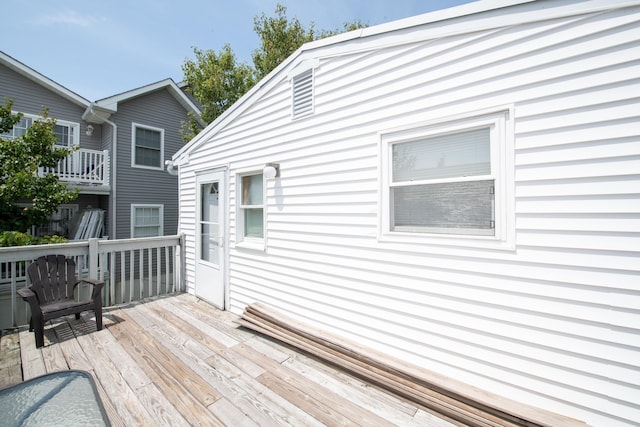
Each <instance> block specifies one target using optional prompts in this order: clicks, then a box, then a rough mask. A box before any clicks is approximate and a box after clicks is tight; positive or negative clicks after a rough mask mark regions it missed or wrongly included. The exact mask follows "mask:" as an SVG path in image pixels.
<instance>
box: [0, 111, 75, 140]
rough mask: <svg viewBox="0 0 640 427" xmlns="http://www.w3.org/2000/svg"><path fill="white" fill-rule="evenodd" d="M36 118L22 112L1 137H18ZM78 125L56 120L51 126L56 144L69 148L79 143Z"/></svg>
mask: <svg viewBox="0 0 640 427" xmlns="http://www.w3.org/2000/svg"><path fill="white" fill-rule="evenodd" d="M36 120H38V117H37V116H32V115H27V114H24V115H23V116H22V118H21V119H20V121H19V122H18V123H16V124H15V125H13V128H12V129H11V130H9V131H8V132H5V133H3V134H1V135H0V137H1V138H3V139H13V138H18V137H20V136H22V135H24V134H25V133H27V129H29V127H30V126H31V125H32V124H33V122H34V121H36ZM79 128H80V125H79V124H78V123H72V122H66V121H64V120H56V125H55V127H54V128H53V134H54V135H55V137H56V146H57V147H64V148H70V147H73V146H74V145H78V143H79V134H78V129H79Z"/></svg>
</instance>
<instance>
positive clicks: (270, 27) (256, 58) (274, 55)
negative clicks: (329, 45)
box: [252, 4, 315, 79]
mask: <svg viewBox="0 0 640 427" xmlns="http://www.w3.org/2000/svg"><path fill="white" fill-rule="evenodd" d="M275 13H276V16H275V17H267V15H265V14H264V13H263V14H262V15H260V16H257V17H255V18H254V19H253V30H254V31H255V32H256V34H258V36H259V37H260V47H259V48H258V49H256V50H255V51H254V52H253V55H252V59H253V66H254V67H255V70H256V76H257V78H258V79H261V78H263V77H264V76H266V75H267V74H269V73H270V72H271V71H272V70H273V69H274V68H276V67H277V66H278V65H280V64H281V63H282V61H284V60H285V59H287V58H288V57H289V55H291V54H292V53H293V52H295V51H296V49H298V48H299V47H300V46H302V45H303V44H305V43H307V42H310V41H313V40H314V39H315V37H314V35H315V31H314V24H313V23H311V26H310V28H309V29H308V30H305V29H304V27H303V26H302V24H301V23H300V21H299V20H298V19H297V18H292V19H288V18H287V8H286V7H284V6H282V5H281V4H277V5H276V11H275Z"/></svg>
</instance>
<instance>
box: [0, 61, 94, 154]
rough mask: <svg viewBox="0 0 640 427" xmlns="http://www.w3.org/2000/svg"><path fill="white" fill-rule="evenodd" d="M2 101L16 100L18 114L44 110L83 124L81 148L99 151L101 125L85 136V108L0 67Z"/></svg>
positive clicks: (59, 117) (62, 118) (60, 118)
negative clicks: (90, 134)
mask: <svg viewBox="0 0 640 427" xmlns="http://www.w3.org/2000/svg"><path fill="white" fill-rule="evenodd" d="M0 98H1V99H0V102H2V103H4V100H5V98H10V99H12V100H13V101H14V103H13V110H14V111H15V112H21V113H28V114H32V115H39V114H40V113H42V111H43V109H44V108H47V109H48V110H49V117H52V118H55V119H58V120H64V121H68V122H73V123H78V124H79V125H80V146H81V147H82V148H89V149H95V150H98V149H100V130H99V126H94V127H95V128H98V129H96V131H94V133H93V136H91V137H89V136H87V135H86V134H85V130H86V123H85V122H84V121H83V120H82V113H83V112H84V110H85V107H81V106H79V105H77V104H75V103H73V102H71V101H69V100H67V99H64V98H62V97H61V96H59V95H57V94H56V93H54V92H52V91H50V90H48V89H46V88H45V87H43V86H42V85H40V84H38V83H36V82H34V81H32V80H30V79H28V78H26V77H24V76H22V75H21V74H18V73H16V72H15V71H13V70H11V69H9V68H7V67H4V66H1V65H0Z"/></svg>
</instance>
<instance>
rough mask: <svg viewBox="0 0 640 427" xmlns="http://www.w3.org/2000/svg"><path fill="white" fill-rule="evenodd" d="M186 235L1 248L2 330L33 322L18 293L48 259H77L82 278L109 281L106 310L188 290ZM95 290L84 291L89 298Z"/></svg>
mask: <svg viewBox="0 0 640 427" xmlns="http://www.w3.org/2000/svg"><path fill="white" fill-rule="evenodd" d="M183 239H184V237H183V236H181V235H176V236H159V237H145V238H138V239H122V240H100V239H89V240H88V241H77V242H70V243H63V244H56V245H37V246H19V247H10V248H0V330H2V329H6V328H11V327H14V326H17V325H24V324H26V323H28V320H29V319H28V317H27V304H26V303H25V302H23V301H22V300H21V299H20V298H18V297H17V292H16V291H17V289H19V288H20V287H23V286H26V285H27V284H28V278H27V275H26V268H27V266H28V265H29V264H30V263H31V262H33V260H35V259H36V258H38V257H40V256H43V255H52V254H62V255H65V256H67V257H72V258H74V259H75V260H76V268H77V272H76V274H77V275H78V277H90V278H94V279H99V280H104V281H105V287H104V291H103V292H104V293H103V303H104V305H105V306H109V305H115V304H120V303H124V302H129V301H136V300H139V299H142V298H147V297H150V296H155V295H162V294H168V293H173V292H176V291H180V290H183V289H184V282H183V278H184V265H185V260H184V251H183V250H181V248H183V247H184V245H183ZM89 291H90V289H89V286H88V285H87V287H86V288H84V289H80V291H79V292H84V293H83V294H82V295H83V296H84V295H85V294H86V295H88V293H89Z"/></svg>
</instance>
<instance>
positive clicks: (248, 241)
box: [235, 169, 267, 251]
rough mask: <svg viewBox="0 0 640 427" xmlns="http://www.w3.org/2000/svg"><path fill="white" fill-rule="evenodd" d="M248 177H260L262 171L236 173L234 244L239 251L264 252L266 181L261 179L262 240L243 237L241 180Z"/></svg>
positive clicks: (265, 239) (265, 240)
mask: <svg viewBox="0 0 640 427" xmlns="http://www.w3.org/2000/svg"><path fill="white" fill-rule="evenodd" d="M249 175H262V169H249V170H243V171H238V173H236V244H235V246H236V247H237V248H240V249H251V250H255V251H266V249H267V244H266V242H267V181H266V180H265V179H264V175H263V177H262V238H259V237H245V235H244V207H243V205H242V178H243V177H245V176H249Z"/></svg>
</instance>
